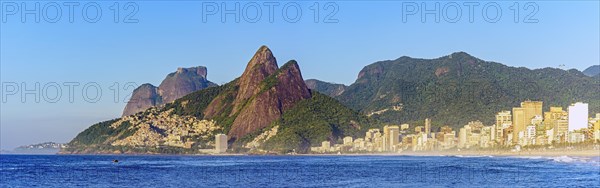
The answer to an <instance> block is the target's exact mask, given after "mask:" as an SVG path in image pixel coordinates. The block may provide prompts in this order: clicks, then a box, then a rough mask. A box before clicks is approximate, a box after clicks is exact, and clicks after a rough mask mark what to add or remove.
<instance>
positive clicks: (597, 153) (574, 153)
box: [302, 149, 600, 157]
mask: <svg viewBox="0 0 600 188" xmlns="http://www.w3.org/2000/svg"><path fill="white" fill-rule="evenodd" d="M302 155H309V156H327V155H330V156H500V157H519V156H523V157H533V156H541V157H561V156H569V157H600V150H592V149H590V150H550V151H549V150H531V151H519V152H513V151H469V150H467V151H404V152H399V153H342V154H302Z"/></svg>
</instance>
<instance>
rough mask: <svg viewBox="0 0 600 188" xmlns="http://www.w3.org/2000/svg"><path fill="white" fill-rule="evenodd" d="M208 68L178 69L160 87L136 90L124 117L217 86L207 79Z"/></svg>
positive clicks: (146, 87) (150, 86) (144, 85)
mask: <svg viewBox="0 0 600 188" xmlns="http://www.w3.org/2000/svg"><path fill="white" fill-rule="evenodd" d="M206 75H207V70H206V67H203V66H199V67H192V68H178V69H177V72H173V73H170V74H169V75H167V77H166V78H165V79H164V80H163V81H162V83H161V84H160V86H159V87H156V86H153V85H152V84H143V85H141V86H140V87H138V88H136V89H135V90H134V91H133V94H132V95H131V99H130V100H129V102H127V105H126V106H125V109H124V110H123V116H129V115H133V114H135V113H137V112H141V111H144V110H146V109H148V108H150V107H153V106H157V105H161V104H165V103H170V102H173V101H174V100H175V99H178V98H181V97H183V96H185V95H187V94H189V93H191V92H194V91H198V90H201V89H204V88H207V87H212V86H216V84H214V83H212V82H210V81H208V80H207V79H206Z"/></svg>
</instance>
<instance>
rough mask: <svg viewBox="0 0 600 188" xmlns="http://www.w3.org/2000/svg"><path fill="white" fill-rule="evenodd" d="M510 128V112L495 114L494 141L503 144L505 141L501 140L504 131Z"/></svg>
mask: <svg viewBox="0 0 600 188" xmlns="http://www.w3.org/2000/svg"><path fill="white" fill-rule="evenodd" d="M510 126H512V115H511V114H510V111H502V112H498V114H496V126H495V127H494V128H495V132H496V134H494V136H495V138H494V140H496V142H498V143H499V144H503V143H504V141H505V140H504V139H503V138H504V129H506V128H508V127H510Z"/></svg>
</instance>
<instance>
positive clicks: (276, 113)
mask: <svg viewBox="0 0 600 188" xmlns="http://www.w3.org/2000/svg"><path fill="white" fill-rule="evenodd" d="M233 82H234V85H235V89H232V90H231V91H228V92H224V93H221V94H220V95H219V96H217V97H216V98H215V99H214V100H213V101H211V103H210V104H209V105H208V106H207V107H206V109H205V110H204V114H205V118H213V117H219V116H220V117H222V116H223V114H225V115H226V116H228V117H229V118H231V120H232V121H233V123H232V124H231V129H230V131H229V134H228V136H229V138H231V139H232V140H236V139H239V138H242V137H243V136H245V135H247V134H249V133H254V132H256V131H258V130H260V129H262V128H264V127H267V126H268V125H270V124H271V123H272V122H273V121H275V120H277V119H278V118H279V117H281V115H282V114H283V112H284V111H286V110H287V109H289V108H291V107H292V106H293V105H294V104H295V103H296V102H298V101H300V100H302V99H308V98H310V97H311V94H310V92H309V90H308V88H307V87H306V84H305V83H304V80H303V79H302V74H301V72H300V69H299V67H298V64H297V63H296V61H290V62H288V63H286V64H285V65H284V66H282V67H281V68H278V66H277V60H276V59H275V57H274V56H273V53H272V52H271V50H270V49H269V48H267V47H266V46H262V47H260V49H258V51H257V52H256V53H255V54H254V56H253V57H252V59H251V60H250V61H249V62H248V64H247V65H246V69H245V70H244V73H242V76H241V77H240V78H239V79H237V80H235V81H233ZM228 109H230V111H228Z"/></svg>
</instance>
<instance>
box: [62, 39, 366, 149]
mask: <svg viewBox="0 0 600 188" xmlns="http://www.w3.org/2000/svg"><path fill="white" fill-rule="evenodd" d="M176 74H177V73H176ZM204 78H205V77H204ZM163 83H164V82H163ZM162 88H163V84H161V86H160V87H159V89H158V90H160V89H162ZM163 93H164V92H163ZM147 96H148V95H145V96H144V97H147ZM135 97H136V95H135V94H134V95H133V97H132V99H133V98H135ZM144 97H142V98H144ZM128 106H129V105H128ZM125 111H127V110H125ZM366 124H369V123H368V118H366V117H365V116H362V115H359V114H358V113H357V112H355V111H353V110H351V109H349V108H347V107H345V106H344V105H342V104H341V103H339V102H338V101H337V100H335V99H333V98H331V97H329V96H327V95H323V94H320V93H318V92H313V91H311V90H310V89H309V88H308V87H307V85H306V83H305V82H304V80H303V78H302V74H301V72H300V68H299V67H298V64H297V62H296V61H294V60H291V61H289V62H287V63H286V64H284V65H283V66H281V67H278V65H277V60H276V59H275V57H274V56H273V54H272V52H271V50H270V49H269V48H267V47H266V46H262V47H260V48H259V49H258V51H257V52H256V53H255V54H254V56H253V57H252V59H251V60H250V61H249V62H248V64H247V66H246V69H245V70H244V72H243V74H242V75H241V76H240V77H238V78H236V79H235V80H233V81H231V82H229V83H227V84H224V85H221V86H214V87H207V88H205V89H202V90H199V91H195V92H192V93H190V94H188V95H186V96H184V97H181V98H179V99H176V100H174V101H172V102H169V103H164V105H159V106H155V107H151V108H149V109H146V110H143V111H140V112H137V113H133V114H132V115H125V116H123V117H121V118H118V119H114V120H110V121H105V122H101V123H98V124H95V125H92V126H91V127H90V128H88V129H86V130H85V131H83V132H81V133H80V134H78V135H77V136H76V137H75V138H74V139H73V140H72V141H71V142H70V143H69V147H68V148H67V149H64V150H63V151H62V153H198V152H199V149H210V148H213V147H214V135H215V134H218V133H226V134H227V135H228V138H229V144H230V145H231V147H232V148H233V149H235V150H236V151H245V150H250V151H258V152H262V153H264V152H280V153H287V152H292V151H296V152H307V151H308V150H309V148H310V146H312V145H315V144H317V143H320V142H321V141H323V140H338V139H340V138H342V137H343V136H348V135H352V136H357V135H358V134H359V133H360V132H361V130H362V129H365V128H368V127H366V126H364V125H366Z"/></svg>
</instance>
